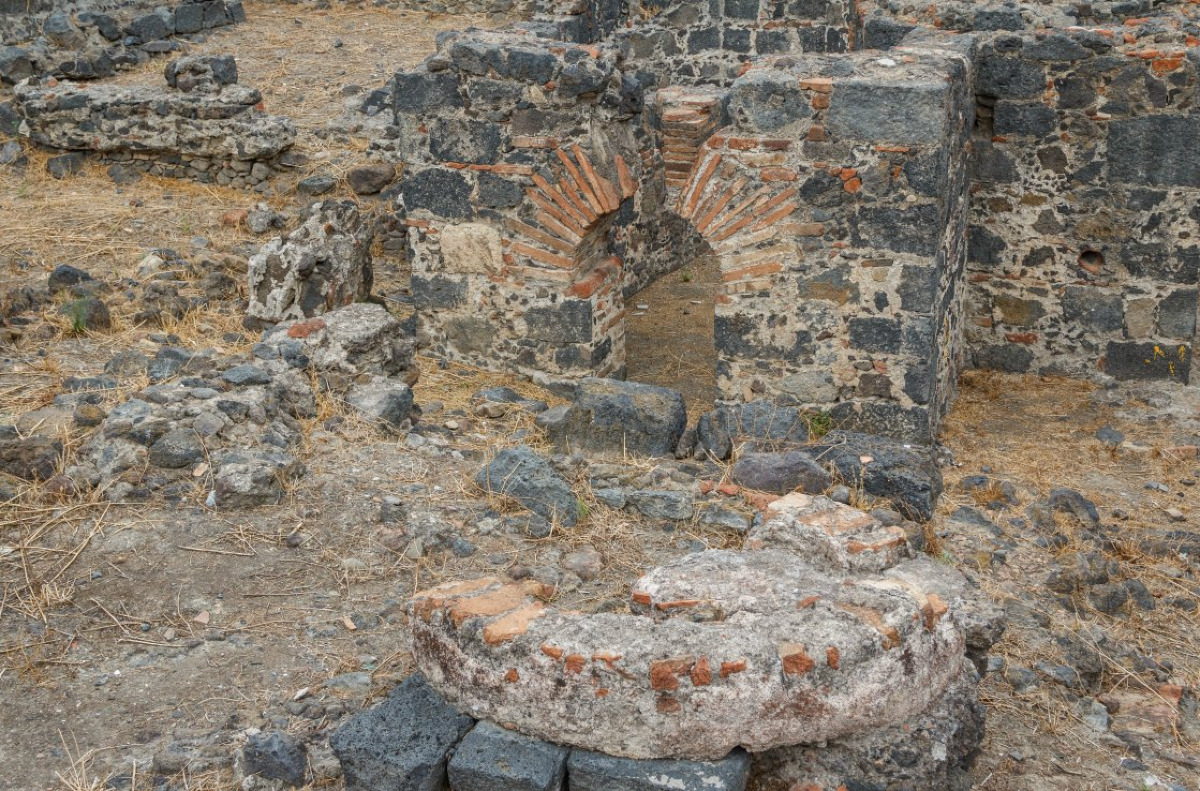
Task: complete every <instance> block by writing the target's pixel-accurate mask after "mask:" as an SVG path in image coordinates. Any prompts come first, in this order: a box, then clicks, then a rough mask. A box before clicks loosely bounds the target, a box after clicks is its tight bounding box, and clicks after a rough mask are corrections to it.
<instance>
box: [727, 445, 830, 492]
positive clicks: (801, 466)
mask: <svg viewBox="0 0 1200 791" xmlns="http://www.w3.org/2000/svg"><path fill="white" fill-rule="evenodd" d="M731 474H732V477H733V481H734V482H735V483H737V484H738V485H740V486H744V487H745V488H747V489H756V490H758V491H762V492H771V493H773V494H787V493H788V492H792V491H801V492H804V493H806V494H820V493H821V492H823V491H825V489H827V488H828V487H829V485H830V484H831V483H833V479H832V478H831V477H830V475H829V473H828V472H826V471H825V468H824V467H822V466H821V465H820V464H817V463H816V462H815V461H813V460H812V459H811V458H809V457H808V456H806V455H805V454H803V453H801V452H799V451H789V452H787V453H743V454H742V456H741V458H739V459H738V460H737V462H736V463H735V464H734V465H733V470H732V471H731Z"/></svg>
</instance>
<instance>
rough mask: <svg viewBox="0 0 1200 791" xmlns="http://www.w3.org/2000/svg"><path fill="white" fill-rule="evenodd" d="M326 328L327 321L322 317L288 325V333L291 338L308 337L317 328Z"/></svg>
mask: <svg viewBox="0 0 1200 791" xmlns="http://www.w3.org/2000/svg"><path fill="white" fill-rule="evenodd" d="M323 329H325V322H324V321H323V320H322V319H308V320H307V321H298V322H296V323H295V324H293V325H292V326H290V327H288V331H287V335H288V337H289V338H307V337H308V336H309V335H312V334H313V333H314V332H316V331H317V330H323Z"/></svg>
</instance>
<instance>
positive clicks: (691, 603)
mask: <svg viewBox="0 0 1200 791" xmlns="http://www.w3.org/2000/svg"><path fill="white" fill-rule="evenodd" d="M700 603H701V600H700V599H676V600H675V601H663V602H657V603H655V605H654V609H656V610H659V611H662V612H667V611H670V610H687V609H690V608H692V607H695V606H696V605H698V604H700Z"/></svg>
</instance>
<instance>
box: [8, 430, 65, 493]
mask: <svg viewBox="0 0 1200 791" xmlns="http://www.w3.org/2000/svg"><path fill="white" fill-rule="evenodd" d="M62 453H63V446H62V442H60V441H59V440H57V439H54V438H52V437H43V436H32V437H21V436H20V435H19V434H18V433H17V430H16V429H15V428H13V427H12V426H0V472H3V473H6V474H8V475H12V476H14V477H17V478H22V479H24V480H27V481H39V480H41V481H44V480H47V479H49V478H52V477H54V474H55V472H57V470H58V464H59V461H60V460H61V459H62Z"/></svg>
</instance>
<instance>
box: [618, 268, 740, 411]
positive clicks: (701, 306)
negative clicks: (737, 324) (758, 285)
mask: <svg viewBox="0 0 1200 791" xmlns="http://www.w3.org/2000/svg"><path fill="white" fill-rule="evenodd" d="M720 284H721V269H720V265H719V264H718V262H717V256H716V254H715V253H713V252H712V250H711V249H709V248H708V246H707V245H696V246H695V253H694V254H693V255H690V256H688V259H687V260H686V262H685V263H684V264H683V266H681V267H679V268H678V269H675V270H674V271H671V272H668V273H667V274H665V275H662V276H661V277H659V278H658V279H656V280H654V281H653V282H652V283H650V285H648V286H646V287H645V288H643V289H642V290H640V291H637V292H635V293H633V294H630V295H629V296H627V297H626V298H625V365H626V371H627V373H626V376H627V378H628V379H629V380H631V381H634V382H645V383H646V384H653V385H658V386H660V387H669V388H671V389H672V390H677V391H678V392H680V393H681V394H682V395H683V399H684V401H685V402H686V403H687V409H688V415H690V416H691V417H692V418H693V419H694V418H695V417H696V416H698V415H701V414H703V413H705V412H708V411H709V410H711V409H712V408H713V403H714V402H715V401H716V398H717V352H716V347H715V346H714V344H713V316H714V311H715V299H716V294H717V289H718V288H719V287H720Z"/></svg>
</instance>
